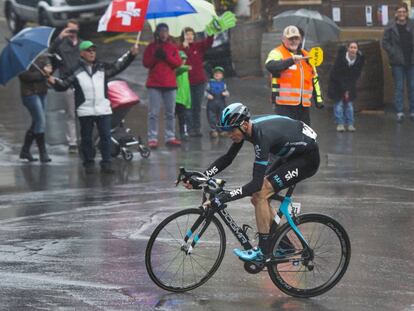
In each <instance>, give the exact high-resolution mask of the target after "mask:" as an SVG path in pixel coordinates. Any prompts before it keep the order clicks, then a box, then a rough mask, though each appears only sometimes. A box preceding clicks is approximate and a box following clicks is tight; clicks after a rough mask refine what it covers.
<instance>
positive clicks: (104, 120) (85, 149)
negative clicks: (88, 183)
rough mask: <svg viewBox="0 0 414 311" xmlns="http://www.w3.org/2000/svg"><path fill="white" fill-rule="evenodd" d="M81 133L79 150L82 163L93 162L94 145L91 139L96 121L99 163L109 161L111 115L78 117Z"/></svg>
mask: <svg viewBox="0 0 414 311" xmlns="http://www.w3.org/2000/svg"><path fill="white" fill-rule="evenodd" d="M79 123H80V134H81V139H82V141H81V152H82V155H83V165H84V166H89V165H92V164H93V163H94V158H95V146H94V141H93V127H94V124H95V123H96V126H97V128H98V133H99V141H100V149H101V156H102V161H101V165H105V164H109V163H111V115H110V114H108V115H104V116H86V117H79Z"/></svg>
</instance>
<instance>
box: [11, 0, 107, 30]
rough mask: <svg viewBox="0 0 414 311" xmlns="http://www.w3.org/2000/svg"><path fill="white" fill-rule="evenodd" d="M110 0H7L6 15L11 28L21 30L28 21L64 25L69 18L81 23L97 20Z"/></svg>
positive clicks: (48, 24) (56, 25) (57, 25)
mask: <svg viewBox="0 0 414 311" xmlns="http://www.w3.org/2000/svg"><path fill="white" fill-rule="evenodd" d="M110 2H111V1H110V0H5V1H4V15H5V16H6V19H7V24H8V26H9V29H10V31H11V32H13V33H17V32H19V31H20V30H21V29H22V28H23V27H24V25H25V23H26V22H35V23H38V24H39V25H46V26H53V27H63V26H65V24H66V22H67V20H68V19H75V20H77V21H78V22H79V23H80V24H84V23H88V22H96V21H97V20H99V18H100V17H101V16H102V15H103V14H104V13H105V10H106V8H107V6H108V5H109V3H110Z"/></svg>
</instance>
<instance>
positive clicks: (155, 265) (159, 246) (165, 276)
mask: <svg viewBox="0 0 414 311" xmlns="http://www.w3.org/2000/svg"><path fill="white" fill-rule="evenodd" d="M202 214H203V211H202V210H200V209H188V210H183V211H180V212H177V213H175V214H173V215H171V216H169V217H167V218H166V219H165V220H163V221H162V222H161V223H160V224H159V225H158V226H157V228H155V230H154V232H153V233H152V235H151V237H150V239H149V241H148V245H147V249H146V252H145V265H146V268H147V271H148V274H149V276H150V278H151V279H152V280H153V281H154V283H155V284H157V285H158V286H159V287H161V288H163V289H165V290H168V291H172V292H185V291H188V290H192V289H194V288H196V287H198V286H200V285H202V284H204V283H205V282H206V281H207V280H208V279H209V278H210V277H211V276H212V275H213V274H214V273H215V272H216V271H217V269H218V267H219V266H220V264H221V261H222V260H223V257H224V252H225V249H226V236H225V232H224V228H223V226H222V224H221V223H220V221H219V220H218V219H217V218H216V217H214V216H213V217H212V218H211V222H210V223H209V224H207V223H206V219H205V218H204V217H203V216H202ZM200 217H201V218H200ZM197 220H198V222H197ZM195 223H200V224H199V225H198V226H197V227H196V228H194V227H193V225H194V224H195ZM206 225H207V227H206ZM205 227H206V228H205ZM203 228H204V229H203ZM191 229H193V230H191ZM201 230H204V232H203V233H202V235H201V237H199V236H200V232H201ZM186 236H187V237H188V236H190V238H187V239H188V241H185V237H186ZM193 241H195V242H196V244H195V246H194V248H193V247H190V246H191V243H192V242H193Z"/></svg>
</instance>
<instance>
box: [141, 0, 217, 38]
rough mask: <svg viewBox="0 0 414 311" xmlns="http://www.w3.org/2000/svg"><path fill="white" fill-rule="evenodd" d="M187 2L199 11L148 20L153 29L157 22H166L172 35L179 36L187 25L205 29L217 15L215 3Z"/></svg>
mask: <svg viewBox="0 0 414 311" xmlns="http://www.w3.org/2000/svg"><path fill="white" fill-rule="evenodd" d="M187 2H188V3H189V4H190V5H191V6H192V7H193V8H194V9H195V10H196V11H197V12H196V13H191V14H185V15H180V16H177V17H167V18H160V19H157V20H156V22H155V20H148V23H149V24H150V26H151V29H152V30H153V31H154V30H155V27H156V26H157V25H156V24H157V23H166V24H167V25H168V27H169V33H170V35H172V36H174V37H178V36H180V34H181V31H182V30H183V29H184V28H185V27H191V28H193V29H194V31H195V32H199V31H203V30H204V29H205V27H206V25H207V24H208V23H210V22H211V20H212V19H213V17H216V16H217V14H216V11H215V9H214V5H212V4H211V3H209V2H207V1H205V0H187Z"/></svg>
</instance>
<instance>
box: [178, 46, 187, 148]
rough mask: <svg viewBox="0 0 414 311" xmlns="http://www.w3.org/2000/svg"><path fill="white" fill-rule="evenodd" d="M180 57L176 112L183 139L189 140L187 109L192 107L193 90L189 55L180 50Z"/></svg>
mask: <svg viewBox="0 0 414 311" xmlns="http://www.w3.org/2000/svg"><path fill="white" fill-rule="evenodd" d="M180 57H181V59H182V61H183V64H182V65H181V66H180V67H178V68H177V69H176V70H175V72H176V75H177V96H176V99H175V102H176V105H175V114H176V115H177V117H178V128H179V129H180V138H181V140H187V137H188V133H187V123H188V122H187V121H186V119H187V115H188V113H187V111H188V110H189V109H190V108H191V91H190V81H189V80H188V71H189V70H190V69H191V67H190V66H188V65H186V64H185V62H186V61H187V55H186V54H185V53H184V52H183V51H180Z"/></svg>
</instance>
